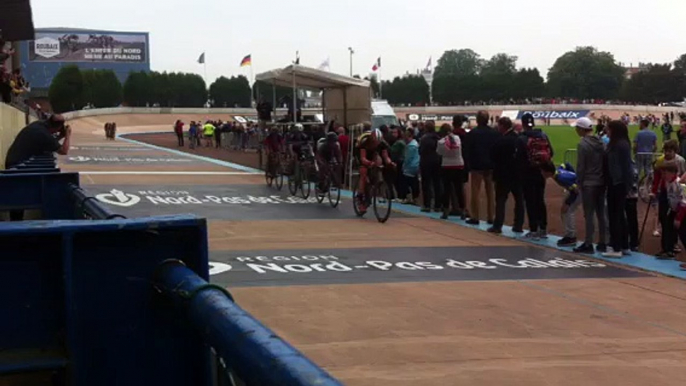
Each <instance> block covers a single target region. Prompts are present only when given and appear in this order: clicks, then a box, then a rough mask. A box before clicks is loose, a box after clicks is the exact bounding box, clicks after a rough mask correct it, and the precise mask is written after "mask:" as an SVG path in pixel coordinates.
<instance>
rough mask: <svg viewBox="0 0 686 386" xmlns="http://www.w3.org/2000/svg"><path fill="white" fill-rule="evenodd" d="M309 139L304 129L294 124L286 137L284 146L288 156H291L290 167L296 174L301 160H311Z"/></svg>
mask: <svg viewBox="0 0 686 386" xmlns="http://www.w3.org/2000/svg"><path fill="white" fill-rule="evenodd" d="M309 142H310V137H309V136H308V135H307V134H306V133H305V132H304V127H303V125H302V124H300V123H296V124H295V125H293V127H292V128H291V132H290V133H289V134H288V136H287V137H286V144H287V147H288V154H289V155H290V156H291V167H293V168H294V169H292V170H294V172H295V174H296V177H297V174H298V173H299V171H298V169H299V168H298V164H299V163H300V161H301V160H304V159H311V158H312V156H313V155H312V147H311V146H310V143H309Z"/></svg>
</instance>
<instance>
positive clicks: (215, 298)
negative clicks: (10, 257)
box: [155, 260, 341, 386]
mask: <svg viewBox="0 0 686 386" xmlns="http://www.w3.org/2000/svg"><path fill="white" fill-rule="evenodd" d="M155 282H156V283H157V287H158V288H159V289H160V291H161V292H162V293H163V294H166V295H168V296H169V297H170V298H171V299H172V301H173V302H174V303H175V304H176V305H177V307H178V308H179V309H181V310H182V311H183V312H184V314H185V315H186V316H187V317H188V318H189V319H190V321H191V322H192V323H193V325H194V326H195V328H196V329H197V330H198V331H199V332H200V333H201V334H202V336H203V338H204V340H205V341H206V342H207V343H208V344H209V345H211V346H212V347H213V349H214V350H215V351H216V352H217V355H218V356H219V358H221V360H222V362H223V364H224V366H226V367H227V368H228V369H230V370H231V371H234V372H235V373H236V374H237V375H238V377H239V379H241V380H242V381H243V382H245V383H247V384H248V385H283V386H307V385H320V386H334V385H341V383H339V382H338V381H337V380H335V379H334V378H333V377H332V376H331V375H329V374H328V373H327V372H325V371H324V370H322V369H321V368H319V367H318V366H317V365H315V364H314V363H312V362H311V361H310V360H309V359H307V358H306V357H305V356H304V355H303V354H301V353H300V352H299V351H298V350H296V349H295V348H294V347H293V346H291V345H289V344H288V343H287V342H286V341H284V340H283V339H281V338H279V337H278V336H277V335H276V334H275V333H274V332H272V331H271V330H270V329H268V328H267V327H266V326H264V325H263V324H262V323H260V322H259V321H257V320H256V319H255V318H253V317H252V316H251V315H250V314H248V313H247V312H246V311H244V310H243V309H241V308H240V307H239V306H237V305H236V304H235V303H234V302H233V299H232V298H231V295H230V294H229V293H228V292H227V291H226V290H225V289H223V288H221V287H218V286H213V285H211V284H209V283H208V282H207V281H205V280H204V279H202V278H201V277H199V276H198V275H196V274H195V273H194V272H193V271H192V270H190V269H188V268H187V267H186V266H185V265H184V264H183V263H182V262H180V261H173V260H172V261H166V262H164V263H163V264H162V265H161V266H160V268H159V270H158V272H157V274H156V275H155Z"/></svg>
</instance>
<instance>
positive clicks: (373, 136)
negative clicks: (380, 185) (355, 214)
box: [356, 129, 395, 211]
mask: <svg viewBox="0 0 686 386" xmlns="http://www.w3.org/2000/svg"><path fill="white" fill-rule="evenodd" d="M356 149H357V150H358V151H359V155H358V157H359V158H358V162H359V164H360V183H359V187H358V190H357V198H358V200H359V207H360V209H361V210H362V211H364V210H365V209H366V208H365V204H364V203H365V197H364V192H365V189H366V183H367V171H368V169H369V168H371V167H374V166H377V167H380V166H381V165H386V166H390V167H395V163H393V161H391V158H390V157H389V155H388V151H389V149H390V146H389V145H388V143H387V142H386V141H385V140H384V138H383V133H382V132H381V130H379V129H373V130H371V131H368V132H365V133H362V135H360V138H359V139H358V140H357V147H356Z"/></svg>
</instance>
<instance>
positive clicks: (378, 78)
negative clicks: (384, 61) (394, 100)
mask: <svg viewBox="0 0 686 386" xmlns="http://www.w3.org/2000/svg"><path fill="white" fill-rule="evenodd" d="M376 81H377V82H379V99H383V93H382V92H381V83H382V82H381V67H379V76H377V79H376Z"/></svg>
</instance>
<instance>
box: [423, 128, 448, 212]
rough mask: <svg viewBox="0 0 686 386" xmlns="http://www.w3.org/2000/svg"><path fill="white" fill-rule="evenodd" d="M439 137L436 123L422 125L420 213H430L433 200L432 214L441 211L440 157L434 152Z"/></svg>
mask: <svg viewBox="0 0 686 386" xmlns="http://www.w3.org/2000/svg"><path fill="white" fill-rule="evenodd" d="M439 140H440V137H439V136H438V133H437V132H436V123H434V121H428V122H426V124H425V125H424V134H423V135H422V139H421V140H420V141H419V172H420V173H421V176H422V198H423V199H424V205H423V206H422V212H429V211H431V208H432V206H431V200H432V199H433V210H434V212H440V211H441V208H440V206H441V202H443V200H442V199H441V197H442V196H441V194H442V192H441V173H440V171H441V157H439V156H438V153H437V152H436V147H437V145H438V141H439Z"/></svg>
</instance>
